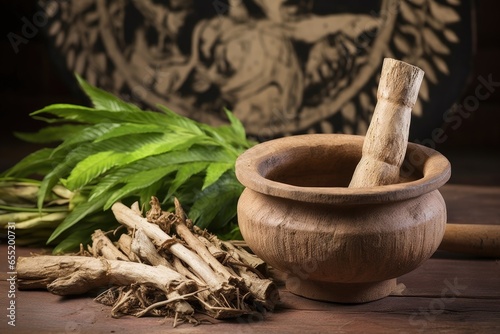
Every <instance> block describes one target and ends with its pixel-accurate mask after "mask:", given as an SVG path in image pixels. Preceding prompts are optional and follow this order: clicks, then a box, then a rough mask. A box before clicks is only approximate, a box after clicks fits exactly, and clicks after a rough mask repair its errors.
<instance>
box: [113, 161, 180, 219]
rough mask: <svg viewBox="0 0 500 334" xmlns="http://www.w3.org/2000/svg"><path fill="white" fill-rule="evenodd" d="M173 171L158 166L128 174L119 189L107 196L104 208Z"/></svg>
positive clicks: (170, 168)
mask: <svg viewBox="0 0 500 334" xmlns="http://www.w3.org/2000/svg"><path fill="white" fill-rule="evenodd" d="M173 171H175V169H174V168H172V167H159V168H156V169H150V170H145V171H142V172H139V173H137V174H134V175H133V176H130V177H129V178H128V179H127V181H126V184H125V185H124V186H123V187H121V188H120V189H119V190H117V191H115V192H114V193H113V194H112V195H111V196H110V197H109V198H108V200H107V202H106V203H105V204H104V209H105V210H107V209H109V208H110V207H111V206H112V205H113V204H114V203H115V202H117V201H119V200H121V199H123V198H124V197H125V196H128V195H130V194H133V193H134V192H137V191H138V190H141V189H144V188H147V187H149V186H151V185H152V184H153V183H155V182H158V181H159V180H161V179H162V178H164V177H165V176H166V175H167V174H170V173H172V172H173ZM151 195H154V194H151Z"/></svg>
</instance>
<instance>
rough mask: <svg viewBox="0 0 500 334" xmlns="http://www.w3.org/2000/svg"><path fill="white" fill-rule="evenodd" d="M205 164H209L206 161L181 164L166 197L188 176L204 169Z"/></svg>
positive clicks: (184, 181)
mask: <svg viewBox="0 0 500 334" xmlns="http://www.w3.org/2000/svg"><path fill="white" fill-rule="evenodd" d="M207 166H209V163H208V162H192V163H185V164H183V165H181V166H180V168H179V170H178V171H177V173H176V175H175V179H174V181H173V182H172V184H171V185H170V187H169V189H168V193H167V196H166V198H170V196H172V195H173V194H174V193H175V192H176V191H177V189H179V187H180V186H181V185H183V184H184V183H186V181H187V180H188V179H189V178H190V177H192V176H193V175H196V174H198V173H200V172H202V171H204V170H205V169H206V168H207Z"/></svg>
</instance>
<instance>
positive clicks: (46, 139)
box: [14, 124, 87, 144]
mask: <svg viewBox="0 0 500 334" xmlns="http://www.w3.org/2000/svg"><path fill="white" fill-rule="evenodd" d="M86 127H87V126H85V125H77V124H65V125H59V126H48V127H45V128H42V129H40V130H39V131H38V132H35V133H27V132H14V135H15V136H16V137H17V138H19V139H21V140H24V141H26V142H30V143H36V144H46V143H53V142H58V141H63V140H64V139H66V138H67V137H69V136H71V135H73V134H74V133H75V132H78V131H80V130H82V129H85V128H86Z"/></svg>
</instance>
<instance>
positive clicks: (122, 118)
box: [30, 104, 169, 126]
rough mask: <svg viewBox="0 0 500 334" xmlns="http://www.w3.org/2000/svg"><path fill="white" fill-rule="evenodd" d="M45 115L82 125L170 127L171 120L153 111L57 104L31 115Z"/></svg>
mask: <svg viewBox="0 0 500 334" xmlns="http://www.w3.org/2000/svg"><path fill="white" fill-rule="evenodd" d="M43 113H47V114H51V115H54V116H58V117H60V118H61V119H64V120H66V121H74V122H80V123H89V124H99V123H137V124H158V125H164V126H168V125H169V123H168V121H169V119H168V117H165V115H163V114H160V113H158V112H153V111H143V112H140V113H137V112H131V111H121V112H116V111H110V110H101V109H93V108H88V107H82V106H77V105H71V104H56V105H51V106H47V107H45V108H43V109H40V110H37V111H35V112H33V113H31V114H30V115H32V116H36V115H40V114H43Z"/></svg>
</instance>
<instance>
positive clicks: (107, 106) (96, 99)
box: [75, 73, 142, 112]
mask: <svg viewBox="0 0 500 334" xmlns="http://www.w3.org/2000/svg"><path fill="white" fill-rule="evenodd" d="M75 76H76V79H77V81H78V84H79V85H80V87H81V88H82V90H83V91H84V92H85V94H86V95H87V96H88V97H89V98H90V101H91V102H92V104H93V106H94V107H95V108H96V109H103V110H110V111H133V112H134V111H135V112H137V111H142V110H141V109H140V108H139V107H137V106H135V105H133V104H130V103H127V102H125V101H123V100H121V99H119V98H117V97H116V96H114V95H112V94H110V93H108V92H106V91H104V90H102V89H99V88H97V87H94V86H92V85H89V84H88V83H87V82H86V81H85V80H83V78H82V77H81V76H80V75H78V74H77V73H75Z"/></svg>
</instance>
